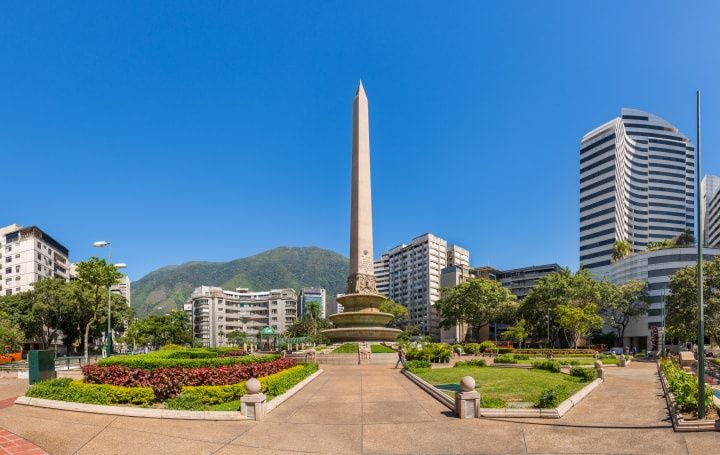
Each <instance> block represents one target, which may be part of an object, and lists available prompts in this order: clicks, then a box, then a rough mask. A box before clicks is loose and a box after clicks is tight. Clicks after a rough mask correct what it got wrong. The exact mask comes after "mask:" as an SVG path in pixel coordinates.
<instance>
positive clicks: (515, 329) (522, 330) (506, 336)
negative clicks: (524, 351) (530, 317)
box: [500, 319, 528, 347]
mask: <svg viewBox="0 0 720 455" xmlns="http://www.w3.org/2000/svg"><path fill="white" fill-rule="evenodd" d="M500 338H502V339H503V340H515V341H517V342H518V343H520V347H522V345H523V343H524V342H525V340H526V339H527V338H528V331H527V322H526V321H525V319H520V320H519V321H518V322H517V323H516V324H515V325H511V326H510V327H508V328H507V329H506V330H505V331H504V332H503V333H502V334H501V335H500Z"/></svg>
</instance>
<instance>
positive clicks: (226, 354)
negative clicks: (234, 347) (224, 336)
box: [218, 350, 248, 357]
mask: <svg viewBox="0 0 720 455" xmlns="http://www.w3.org/2000/svg"><path fill="white" fill-rule="evenodd" d="M246 355H248V353H247V351H242V350H240V351H227V352H218V357H244V356H246Z"/></svg>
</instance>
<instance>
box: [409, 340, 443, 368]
mask: <svg viewBox="0 0 720 455" xmlns="http://www.w3.org/2000/svg"><path fill="white" fill-rule="evenodd" d="M450 357H452V348H451V347H450V346H449V345H447V344H445V343H427V344H425V345H424V346H423V348H422V349H418V348H411V349H409V350H408V351H407V359H408V360H427V361H428V362H434V363H443V362H448V361H450Z"/></svg>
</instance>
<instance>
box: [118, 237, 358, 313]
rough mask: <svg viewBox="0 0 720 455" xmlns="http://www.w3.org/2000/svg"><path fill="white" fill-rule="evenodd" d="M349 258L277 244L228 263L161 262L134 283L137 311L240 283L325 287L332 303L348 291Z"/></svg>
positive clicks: (177, 305)
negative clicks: (198, 291)
mask: <svg viewBox="0 0 720 455" xmlns="http://www.w3.org/2000/svg"><path fill="white" fill-rule="evenodd" d="M347 271H348V258H346V257H345V256H342V255H340V254H338V253H336V252H334V251H331V250H326V249H323V248H319V247H315V246H310V247H286V246H281V247H276V248H273V249H270V250H267V251H263V252H261V253H258V254H255V255H253V256H248V257H244V258H238V259H233V260H231V261H227V262H213V261H188V262H185V263H182V264H179V265H166V266H163V267H160V268H158V269H156V270H154V271H152V272H150V273H148V274H147V275H145V276H143V277H142V278H140V279H139V280H137V281H134V282H132V285H131V293H132V300H131V302H132V306H133V308H134V309H135V312H136V314H137V315H138V316H140V317H142V316H145V315H148V314H161V313H166V312H168V311H170V310H172V309H182V305H183V303H185V302H186V301H187V300H188V298H189V297H190V294H191V293H192V291H193V290H194V289H195V288H196V287H198V286H201V285H208V286H220V287H222V288H224V289H235V288H237V287H244V288H249V289H250V290H251V291H263V290H269V289H278V288H293V289H295V290H296V291H300V288H301V287H311V286H314V287H322V288H325V289H326V290H327V295H328V302H330V301H332V299H333V298H334V297H335V295H337V294H339V293H341V292H344V287H345V281H346V278H347Z"/></svg>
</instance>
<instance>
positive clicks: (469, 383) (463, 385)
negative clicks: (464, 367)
mask: <svg viewBox="0 0 720 455" xmlns="http://www.w3.org/2000/svg"><path fill="white" fill-rule="evenodd" d="M460 389H461V390H462V391H463V392H472V391H473V390H475V378H473V377H472V376H465V377H463V378H462V379H461V380H460Z"/></svg>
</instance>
